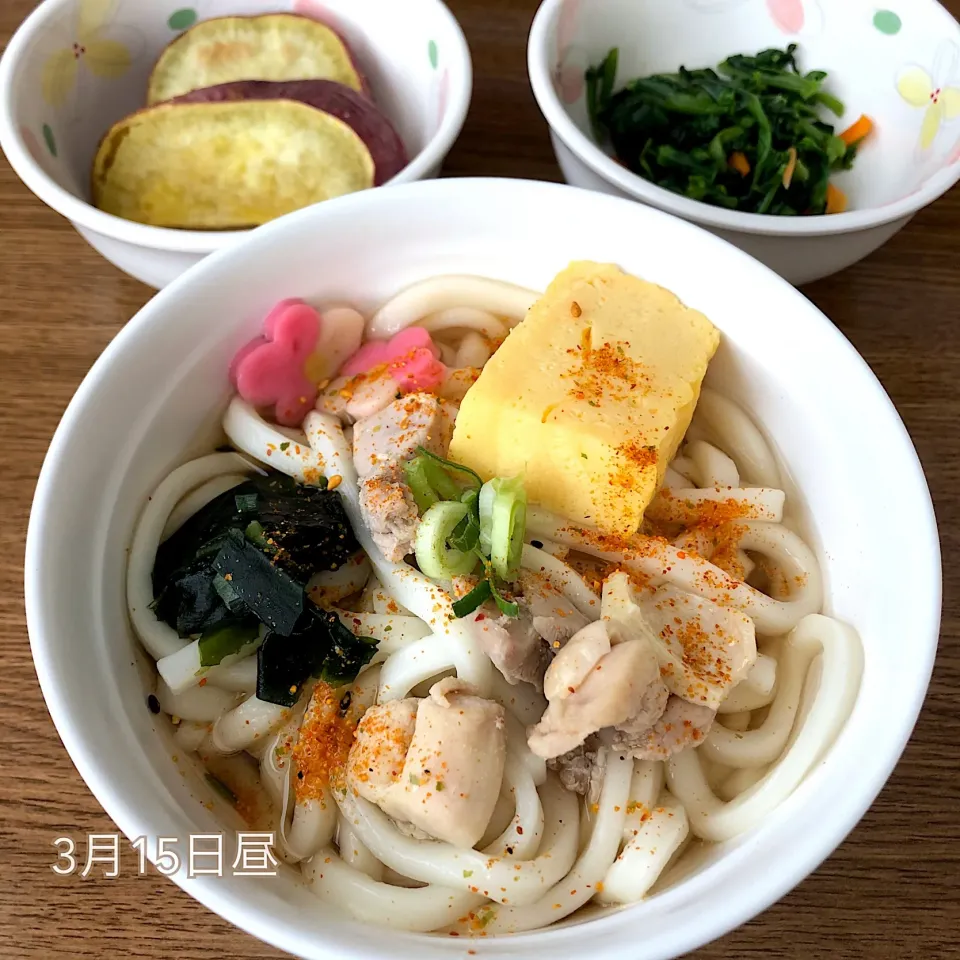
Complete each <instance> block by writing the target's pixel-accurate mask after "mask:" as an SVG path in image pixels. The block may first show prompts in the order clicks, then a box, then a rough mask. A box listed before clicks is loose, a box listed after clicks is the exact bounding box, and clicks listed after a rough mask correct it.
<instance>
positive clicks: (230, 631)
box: [199, 617, 260, 667]
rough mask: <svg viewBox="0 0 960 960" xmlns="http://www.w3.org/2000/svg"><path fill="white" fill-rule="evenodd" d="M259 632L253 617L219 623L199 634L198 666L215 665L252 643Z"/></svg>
mask: <svg viewBox="0 0 960 960" xmlns="http://www.w3.org/2000/svg"><path fill="white" fill-rule="evenodd" d="M259 633H260V624H259V623H258V622H257V620H256V619H255V618H253V617H246V618H244V619H243V620H232V621H225V622H223V623H219V624H217V625H216V626H214V627H210V628H208V629H207V630H204V631H203V633H202V634H201V635H200V642H199V647H200V666H201V667H215V666H216V665H217V664H218V663H220V662H221V661H222V660H223V659H224V657H230V656H233V655H234V654H236V653H239V652H240V651H241V650H242V649H243V648H244V647H245V646H247V644H250V643H253V642H254V641H255V640H256V639H257V636H258V635H259Z"/></svg>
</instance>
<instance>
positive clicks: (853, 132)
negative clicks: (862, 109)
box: [840, 114, 873, 147]
mask: <svg viewBox="0 0 960 960" xmlns="http://www.w3.org/2000/svg"><path fill="white" fill-rule="evenodd" d="M871 130H873V121H872V120H871V119H870V118H869V117H868V116H867V115H866V114H861V115H860V119H859V120H857V122H856V123H852V124H850V126H849V127H847V129H846V130H844V131H843V133H841V134H840V139H841V140H842V141H843V142H844V143H845V144H846V145H847V146H848V147H850V146H852V145H853V144H855V143H859V142H860V141H861V140H863V139H864V138H865V137H867V136H869V135H870V131H871Z"/></svg>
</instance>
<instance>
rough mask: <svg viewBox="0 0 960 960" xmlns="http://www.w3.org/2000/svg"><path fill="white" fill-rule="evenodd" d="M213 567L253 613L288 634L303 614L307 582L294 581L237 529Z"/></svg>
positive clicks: (285, 634) (232, 530)
mask: <svg viewBox="0 0 960 960" xmlns="http://www.w3.org/2000/svg"><path fill="white" fill-rule="evenodd" d="M213 569H214V570H216V572H217V573H219V574H220V576H221V577H223V579H224V580H225V581H227V582H228V583H229V584H230V586H231V587H232V588H233V589H234V590H235V591H236V592H237V594H238V596H239V597H240V599H241V600H242V601H243V602H244V603H245V604H246V605H247V607H248V608H249V609H250V612H251V613H253V615H254V616H256V617H257V619H258V620H260V621H261V622H262V623H265V624H266V625H267V626H268V627H269V628H270V629H271V630H274V631H276V632H277V633H280V634H283V636H285V637H288V636H290V634H291V633H292V632H293V629H294V627H295V626H296V625H297V620H299V619H300V614H301V613H303V605H304V602H305V597H304V593H303V585H302V584H299V583H297V582H296V581H295V580H293V579H292V578H291V577H290V576H289V575H288V574H287V573H285V572H284V571H283V570H281V569H280V567H279V566H278V565H276V564H275V563H273V562H271V559H270V558H269V557H268V556H266V554H264V553H263V552H262V551H260V550H258V549H257V547H255V546H254V545H253V544H252V543H250V541H249V540H247V538H246V537H245V536H244V535H243V534H242V533H241V532H240V531H239V530H237V529H236V528H234V529H231V530H228V531H227V535H226V536H225V537H224V540H223V545H222V546H221V547H220V552H219V553H218V554H217V556H216V558H215V559H214V561H213Z"/></svg>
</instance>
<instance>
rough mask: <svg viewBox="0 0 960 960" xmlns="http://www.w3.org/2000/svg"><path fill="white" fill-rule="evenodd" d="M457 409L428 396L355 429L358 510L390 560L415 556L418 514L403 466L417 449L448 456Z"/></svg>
mask: <svg viewBox="0 0 960 960" xmlns="http://www.w3.org/2000/svg"><path fill="white" fill-rule="evenodd" d="M455 416H456V407H454V406H453V405H452V404H449V403H447V402H446V401H441V400H437V398H436V397H433V396H431V395H430V394H426V393H411V394H409V395H408V396H406V397H402V398H401V399H399V400H394V401H393V402H391V403H389V404H388V405H387V406H386V407H384V409H382V410H380V411H379V412H377V413H375V414H374V415H373V416H370V417H367V418H366V419H364V420H360V421H359V422H358V423H357V425H356V426H355V427H354V430H353V460H354V465H355V466H356V468H357V474H358V475H359V477H360V510H361V513H362V514H363V519H364V522H365V523H366V525H367V527H368V528H369V529H370V532H371V534H372V535H373V539H374V542H375V543H376V544H377V546H378V547H379V548H380V550H381V551H382V552H383V554H384V556H385V557H386V558H387V559H388V560H391V561H398V560H402V559H403V558H404V557H405V556H407V555H408V554H410V553H413V544H414V538H415V536H416V531H417V524H418V522H419V514H418V512H417V505H416V502H415V501H414V499H413V495H412V494H411V493H410V489H409V487H408V486H407V484H406V483H405V481H404V479H403V463H404V462H405V461H406V460H409V459H410V458H411V457H413V456H414V455H415V454H416V451H417V447H420V446H422V447H425V448H426V449H427V450H430V451H431V452H433V453H440V454H442V453H445V452H446V449H447V447H448V446H449V445H450V437H451V436H452V435H453V421H454V418H455Z"/></svg>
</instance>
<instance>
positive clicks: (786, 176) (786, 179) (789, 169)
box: [783, 147, 797, 190]
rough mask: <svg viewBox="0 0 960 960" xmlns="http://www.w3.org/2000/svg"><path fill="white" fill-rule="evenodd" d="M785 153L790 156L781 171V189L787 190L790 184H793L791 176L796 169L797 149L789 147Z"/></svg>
mask: <svg viewBox="0 0 960 960" xmlns="http://www.w3.org/2000/svg"><path fill="white" fill-rule="evenodd" d="M787 153H789V154H790V159H789V160H788V161H787V166H786V169H785V170H784V171H783V189H784V190H789V189H790V184H791V183H792V182H793V174H794V171H795V170H796V169H797V148H796V147H790V148H789V149H788V150H787Z"/></svg>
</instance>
